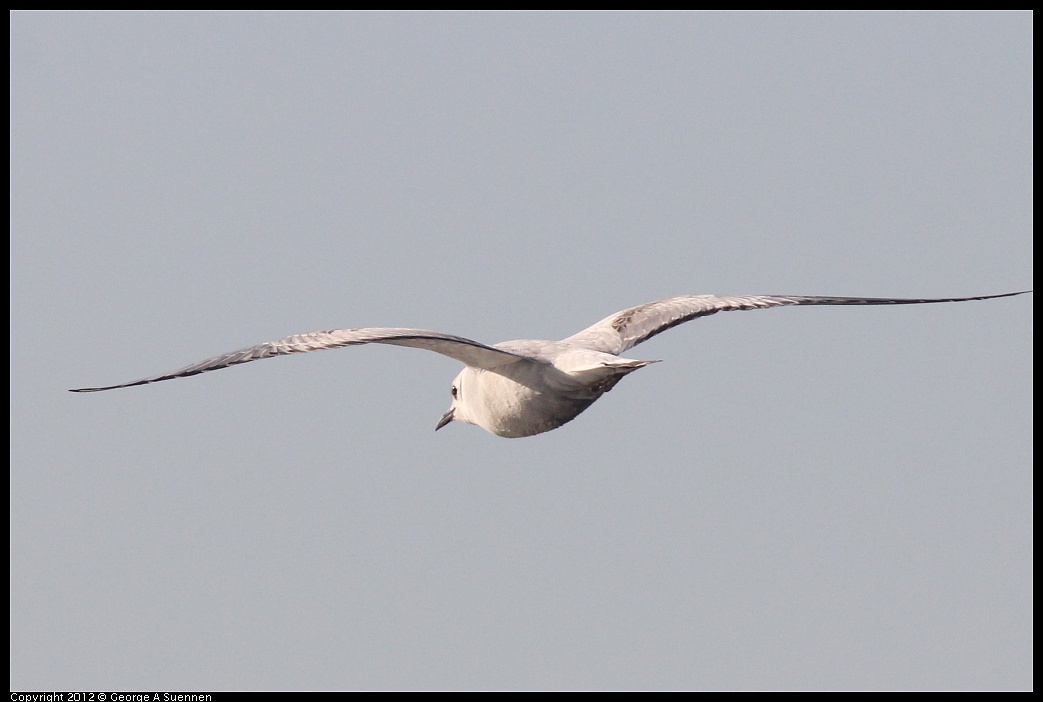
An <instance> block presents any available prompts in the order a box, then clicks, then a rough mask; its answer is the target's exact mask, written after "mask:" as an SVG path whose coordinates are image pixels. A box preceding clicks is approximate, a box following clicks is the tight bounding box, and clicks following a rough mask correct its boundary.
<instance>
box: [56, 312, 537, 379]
mask: <svg viewBox="0 0 1043 702" xmlns="http://www.w3.org/2000/svg"><path fill="white" fill-rule="evenodd" d="M360 344H392V345H394V346H410V347H413V348H418V349H427V350H428V351H434V352H436V353H440V354H442V355H444V356H449V357H450V358H455V359H456V360H458V361H461V362H463V363H465V364H467V365H469V366H473V367H475V368H484V369H485V370H495V369H496V368H499V367H500V366H503V365H505V364H508V363H514V362H516V361H519V360H528V361H534V360H536V359H531V358H529V357H528V356H524V355H521V354H518V353H512V352H510V351H505V350H502V349H496V348H493V347H491V346H486V345H485V344H482V343H479V342H477V341H473V340H471V339H465V338H463V337H460V336H453V335H452V334H443V333H441V332H435V331H428V330H426V329H406V328H382V327H371V328H367V329H335V330H332V331H319V332H312V333H310V334H296V335H294V336H288V337H286V338H285V339H279V340H278V341H269V342H267V343H265V344H258V345H257V346H250V347H247V348H245V349H239V350H238V351H232V352H231V353H225V354H221V355H220V356H214V357H213V358H208V359H206V360H205V361H199V362H198V363H193V364H192V365H190V366H185V367H184V368H179V369H178V370H175V371H171V372H170V373H164V374H162V375H154V376H150V377H148V378H142V379H141V380H135V381H132V382H129V383H120V384H119V385H106V386H104V387H98V388H78V389H75V390H72V391H71V392H97V391H99V390H114V389H116V388H129V387H133V386H135V385H146V384H148V383H155V382H159V381H160V380H172V379H173V378H185V377H187V376H190V375H198V374H199V373H206V372H209V371H214V370H219V369H221V368H228V367H229V366H234V365H238V364H240V363H249V362H250V361H258V360H260V359H262V358H271V357H272V356H284V355H286V354H291V353H305V352H307V351H320V350H322V349H335V348H340V347H342V346H358V345H360Z"/></svg>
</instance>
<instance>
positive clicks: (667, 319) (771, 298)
mask: <svg viewBox="0 0 1043 702" xmlns="http://www.w3.org/2000/svg"><path fill="white" fill-rule="evenodd" d="M1028 292H1032V291H1031V290H1023V291H1021V292H1012V293H1003V294H1002V295H980V296H977V297H943V298H925V299H910V298H889V297H815V296H807V295H738V296H727V297H720V296H717V295H685V296H682V297H669V298H666V299H665V300H657V301H655V302H649V303H648V304H645V305H638V306H637V307H631V308H630V309H628V310H623V311H622V312H616V313H615V314H613V315H610V316H608V317H605V318H604V319H603V320H601V321H600V322H598V323H597V324H594V325H593V326H590V327H587V328H586V329H584V330H583V331H581V332H579V333H578V334H573V335H572V336H570V337H569V338H567V339H562V341H563V342H564V343H566V344H572V345H575V346H579V347H582V348H588V349H592V350H595V351H602V352H604V353H611V354H615V355H617V356H618V355H619V354H621V353H623V352H624V351H626V350H627V349H629V348H631V347H633V346H636V345H638V344H640V343H641V342H642V341H647V340H648V339H651V338H652V337H653V336H655V335H656V334H661V333H662V332H665V331H666V330H667V329H671V328H673V327H676V326H677V325H678V324H684V323H685V322H689V321H691V320H693V319H696V318H698V317H707V316H709V315H711V314H717V313H718V312H731V311H733V310H760V309H766V308H768V307H783V306H786V305H920V304H926V303H932V302H967V301H968V300H991V299H993V298H997V297H1011V296H1013V295H1024V294H1025V293H1028Z"/></svg>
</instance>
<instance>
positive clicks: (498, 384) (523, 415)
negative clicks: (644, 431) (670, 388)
mask: <svg viewBox="0 0 1043 702" xmlns="http://www.w3.org/2000/svg"><path fill="white" fill-rule="evenodd" d="M1031 292H1032V291H1031V290H1023V291H1020V292H1012V293H1003V294H1001V295H979V296H977V297H947V298H932V299H908V298H881V297H817V296H806V295H743V296H717V295H684V296H681V297H670V298H666V299H664V300H657V301H655V302H649V303H647V304H644V305H638V306H637V307H631V308H630V309H626V310H623V311H621V312H616V313H615V314H612V315H609V316H608V317H605V318H604V319H602V320H601V321H600V322H597V323H596V324H593V325H591V326H589V327H587V328H586V329H584V330H583V331H581V332H579V333H577V334H573V335H572V336H570V337H568V338H566V339H562V340H561V341H543V340H537V339H522V340H518V341H505V342H503V343H500V344H494V345H492V346H487V345H486V344H483V343H481V342H478V341H474V340H472V339H465V338H464V337H461V336H454V335H452V334H444V333H442V332H436V331H429V330H426V329H409V328H398V327H369V328H363V329H335V330H331V331H318V332H312V333H310V334H296V335H294V336H288V337H286V338H285V339H279V340H278V341H269V342H267V343H264V344H259V345H257V346H250V347H247V348H244V349H240V350H238V351H232V352H231V353H226V354H222V355H220V356H215V357H213V358H208V359H206V360H204V361H200V362H198V363H193V364H192V365H189V366H185V367H184V368H180V369H178V370H175V371H171V372H170V373H164V374H162V375H153V376H150V377H148V378H142V379H141V380H135V381H132V382H129V383H120V384H119V385H107V386H104V387H97V388H77V389H74V390H72V391H71V392H98V391H100V390H115V389H116V388H129V387H133V386H135V385H146V384H148V383H155V382H159V381H160V380H172V379H174V378H184V377H187V376H190V375H198V374H199V373H206V372H208V371H213V370H218V369H220V368H227V367H228V366H234V365H238V364H240V363H247V362H249V361H257V360H259V359H262V358H269V357H271V356H283V355H286V354H291V353H303V352H305V351H319V350H322V349H333V348H339V347H341V346H358V345H360V344H391V345H393V346H410V347H413V348H418V349H427V350H428V351H435V352H436V353H440V354H442V355H445V356H449V357H450V358H455V359H456V360H457V361H460V362H461V363H463V364H464V366H465V368H464V369H463V370H462V371H460V373H459V375H457V376H456V379H455V380H453V384H452V386H451V388H450V393H451V394H452V398H453V399H452V404H451V405H450V407H449V410H448V411H447V412H446V413H445V414H444V415H442V418H441V419H440V420H438V423H437V424H436V425H435V430H436V431H437V430H438V429H441V428H442V427H444V426H445V425H447V424H449V423H450V422H453V421H456V422H465V423H467V424H474V425H476V426H479V427H481V428H482V429H485V430H486V431H489V432H492V433H493V434H496V435H497V436H504V437H508V438H516V437H521V436H533V435H535V434H542V433H543V432H546V431H550V430H551V429H557V428H558V427H560V426H561V425H563V424H565V423H566V422H570V421H572V420H573V419H575V418H576V417H577V416H578V415H579V414H580V413H581V412H582V411H583V410H585V409H587V408H588V407H590V406H591V405H592V404H593V403H594V401H595V400H597V399H598V398H599V397H601V396H602V395H604V394H605V393H606V392H608V391H609V390H611V389H612V388H613V387H615V385H616V383H618V382H619V381H620V380H622V379H623V377H624V376H626V375H629V374H630V373H633V372H634V371H636V370H637V369H639V368H644V367H645V366H647V365H648V364H650V363H655V362H656V361H641V360H635V359H631V358H622V357H620V354H621V353H623V352H625V351H627V350H628V349H630V348H631V347H634V346H636V345H638V344H640V343H641V342H643V341H647V340H648V339H651V338H652V337H653V336H655V335H656V334H660V333H662V332H664V331H666V330H667V329H672V328H673V327H676V326H677V325H679V324H683V323H685V322H689V321H691V320H693V319H697V318H699V317H707V316H709V315H711V314H716V313H718V312H731V311H734V310H760V309H768V308H770V307H785V306H788V305H919V304H929V303H937V302H967V301H970V300H991V299H995V298H999V297H1012V296H1014V295H1024V294H1026V293H1031Z"/></svg>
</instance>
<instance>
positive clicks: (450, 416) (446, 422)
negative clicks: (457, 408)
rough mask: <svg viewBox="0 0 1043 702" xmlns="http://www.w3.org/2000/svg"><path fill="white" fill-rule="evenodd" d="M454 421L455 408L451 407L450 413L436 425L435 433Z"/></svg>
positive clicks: (444, 415) (443, 416)
mask: <svg viewBox="0 0 1043 702" xmlns="http://www.w3.org/2000/svg"><path fill="white" fill-rule="evenodd" d="M451 421H453V408H452V407H450V408H449V411H448V412H446V413H445V414H443V415H442V418H441V419H439V420H438V424H436V425H435V431H438V430H439V429H441V428H442V427H444V426H445V425H446V424H448V423H449V422H451Z"/></svg>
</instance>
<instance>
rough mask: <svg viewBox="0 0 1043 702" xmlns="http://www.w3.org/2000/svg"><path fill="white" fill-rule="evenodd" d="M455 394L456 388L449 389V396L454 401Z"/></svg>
mask: <svg viewBox="0 0 1043 702" xmlns="http://www.w3.org/2000/svg"><path fill="white" fill-rule="evenodd" d="M456 392H457V390H456V386H455V385H454V386H453V387H451V388H449V394H450V395H452V396H453V399H454V400H455V399H456Z"/></svg>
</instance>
